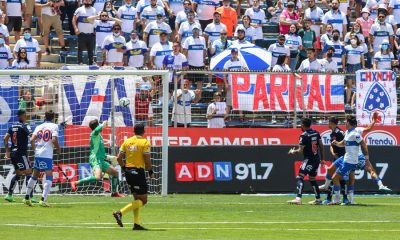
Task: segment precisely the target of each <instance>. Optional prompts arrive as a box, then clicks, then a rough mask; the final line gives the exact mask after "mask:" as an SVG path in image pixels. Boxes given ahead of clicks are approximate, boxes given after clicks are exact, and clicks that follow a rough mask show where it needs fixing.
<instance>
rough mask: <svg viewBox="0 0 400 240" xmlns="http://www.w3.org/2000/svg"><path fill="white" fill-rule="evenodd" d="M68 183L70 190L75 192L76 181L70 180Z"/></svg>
mask: <svg viewBox="0 0 400 240" xmlns="http://www.w3.org/2000/svg"><path fill="white" fill-rule="evenodd" d="M70 185H71V189H72V191H73V192H76V182H71V183H70Z"/></svg>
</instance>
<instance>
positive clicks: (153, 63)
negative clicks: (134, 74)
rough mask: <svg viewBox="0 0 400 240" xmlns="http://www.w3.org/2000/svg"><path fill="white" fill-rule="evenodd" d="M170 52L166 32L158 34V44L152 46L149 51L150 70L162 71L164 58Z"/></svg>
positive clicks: (170, 48)
mask: <svg viewBox="0 0 400 240" xmlns="http://www.w3.org/2000/svg"><path fill="white" fill-rule="evenodd" d="M171 52H172V43H171V42H169V41H168V35H167V33H166V32H162V33H160V42H158V43H156V44H154V46H153V47H152V48H151V50H150V68H151V69H162V68H163V61H164V58H165V56H167V55H169V54H170V53H171Z"/></svg>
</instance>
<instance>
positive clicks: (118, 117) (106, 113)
mask: <svg viewBox="0 0 400 240" xmlns="http://www.w3.org/2000/svg"><path fill="white" fill-rule="evenodd" d="M69 69H70V70H72V69H74V70H77V69H79V70H88V69H90V70H93V71H94V72H95V71H96V70H97V69H99V68H98V67H83V68H82V67H73V68H71V67H69ZM120 70H121V76H113V77H111V76H106V75H104V76H100V75H90V76H87V75H82V76H63V79H62V83H61V85H60V91H59V101H58V107H59V108H58V109H60V114H59V116H60V117H59V122H60V123H62V122H65V123H67V124H71V125H83V126H88V125H89V122H90V121H91V120H93V119H99V121H100V122H102V121H105V120H110V117H111V106H112V104H114V107H115V126H117V127H125V126H133V125H134V115H135V94H136V83H137V80H139V79H140V77H137V76H124V75H123V71H122V70H123V69H120ZM112 71H119V70H118V69H114V70H112ZM111 81H114V90H113V91H114V101H112V99H111V91H112V89H111ZM123 97H127V98H128V99H129V100H130V104H129V106H128V107H122V106H119V99H121V98H123Z"/></svg>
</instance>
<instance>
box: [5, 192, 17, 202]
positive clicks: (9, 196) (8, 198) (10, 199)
mask: <svg viewBox="0 0 400 240" xmlns="http://www.w3.org/2000/svg"><path fill="white" fill-rule="evenodd" d="M4 200H6V201H8V202H15V200H14V198H13V196H12V195H10V194H7V195H6V196H5V197H4Z"/></svg>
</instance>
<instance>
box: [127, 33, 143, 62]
mask: <svg viewBox="0 0 400 240" xmlns="http://www.w3.org/2000/svg"><path fill="white" fill-rule="evenodd" d="M146 53H147V45H146V43H145V42H144V41H142V40H139V36H138V34H137V31H136V30H132V32H131V40H130V41H128V42H127V43H126V52H125V65H126V66H130V67H136V68H142V67H144V66H145V63H146V60H145V56H146V55H147V54H146Z"/></svg>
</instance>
